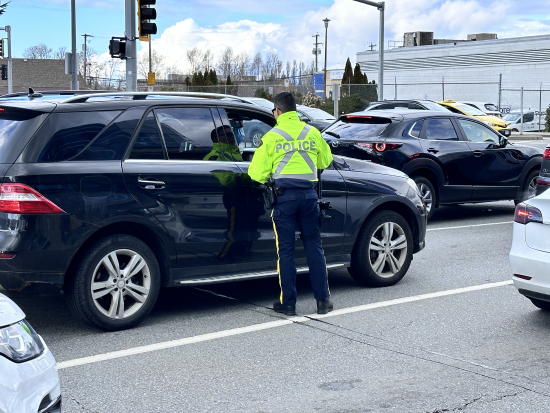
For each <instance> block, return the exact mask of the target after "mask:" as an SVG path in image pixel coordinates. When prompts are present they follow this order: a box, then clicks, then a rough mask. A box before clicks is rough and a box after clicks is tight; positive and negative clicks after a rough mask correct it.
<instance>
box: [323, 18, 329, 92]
mask: <svg viewBox="0 0 550 413" xmlns="http://www.w3.org/2000/svg"><path fill="white" fill-rule="evenodd" d="M329 21H330V20H329V19H328V17H325V19H324V20H323V22H324V23H325V75H324V76H323V80H324V88H323V98H324V100H327V96H326V95H327V44H328V43H327V42H328V40H327V33H328V22H329Z"/></svg>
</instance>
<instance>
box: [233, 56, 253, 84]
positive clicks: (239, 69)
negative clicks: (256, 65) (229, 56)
mask: <svg viewBox="0 0 550 413" xmlns="http://www.w3.org/2000/svg"><path fill="white" fill-rule="evenodd" d="M249 66H250V56H248V53H246V52H241V53H239V54H238V55H236V56H235V57H234V63H233V73H234V74H233V76H234V78H235V79H239V80H241V79H242V78H243V76H244V75H245V74H246V73H247V71H248V67H249Z"/></svg>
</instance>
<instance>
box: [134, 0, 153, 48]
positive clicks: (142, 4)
mask: <svg viewBox="0 0 550 413" xmlns="http://www.w3.org/2000/svg"><path fill="white" fill-rule="evenodd" d="M137 2H138V21H139V23H138V33H139V40H142V41H144V42H150V41H151V35H152V34H157V25H156V23H151V20H155V19H156V18H157V11H156V10H155V8H153V7H151V6H153V5H155V4H156V3H157V0H137Z"/></svg>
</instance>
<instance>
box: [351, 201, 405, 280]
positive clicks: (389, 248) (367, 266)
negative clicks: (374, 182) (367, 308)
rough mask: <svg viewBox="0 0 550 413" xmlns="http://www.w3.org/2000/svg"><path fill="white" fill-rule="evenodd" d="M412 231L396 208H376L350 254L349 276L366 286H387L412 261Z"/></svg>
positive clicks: (396, 278) (399, 275) (401, 276)
mask: <svg viewBox="0 0 550 413" xmlns="http://www.w3.org/2000/svg"><path fill="white" fill-rule="evenodd" d="M412 238H413V237H412V232H411V229H410V227H409V224H408V223H407V221H406V220H405V219H404V218H403V217H402V216H401V215H400V214H398V213H397V212H394V211H378V212H376V213H375V214H373V215H372V216H371V217H369V218H368V219H367V220H366V221H365V224H364V225H363V227H362V228H361V231H360V233H359V235H358V237H357V241H356V243H355V246H354V248H353V252H352V255H351V266H350V268H349V272H350V274H351V276H352V277H353V278H354V279H355V280H356V281H357V282H359V283H360V284H363V285H366V286H377V287H383V286H389V285H393V284H395V283H397V282H398V281H399V280H401V278H403V276H404V275H405V274H406V273H407V271H408V269H409V266H410V264H411V261H412V249H413V245H412V243H413V241H412Z"/></svg>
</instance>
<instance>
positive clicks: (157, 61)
mask: <svg viewBox="0 0 550 413" xmlns="http://www.w3.org/2000/svg"><path fill="white" fill-rule="evenodd" d="M151 63H152V66H153V67H152V70H153V72H155V74H157V75H158V76H159V77H160V75H161V74H162V73H164V70H165V69H164V56H163V55H161V54H159V53H158V52H157V51H156V50H154V49H153V50H152V51H151ZM148 73H149V50H146V51H145V52H144V53H143V57H142V58H141V59H139V64H138V76H141V77H142V78H144V79H147V74H148Z"/></svg>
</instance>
